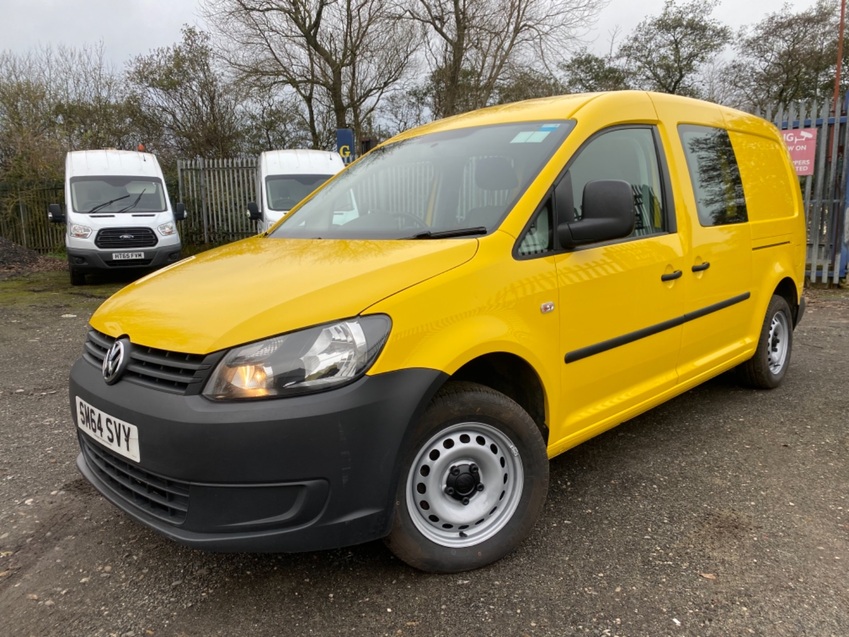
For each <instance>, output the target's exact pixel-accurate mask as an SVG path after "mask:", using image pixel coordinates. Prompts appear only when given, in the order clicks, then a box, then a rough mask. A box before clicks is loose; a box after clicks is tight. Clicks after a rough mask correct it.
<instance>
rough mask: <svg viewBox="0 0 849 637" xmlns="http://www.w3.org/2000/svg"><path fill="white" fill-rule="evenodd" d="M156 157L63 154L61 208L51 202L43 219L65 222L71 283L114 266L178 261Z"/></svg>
mask: <svg viewBox="0 0 849 637" xmlns="http://www.w3.org/2000/svg"><path fill="white" fill-rule="evenodd" d="M185 217H186V211H185V207H184V206H183V204H177V205H176V207H175V210H174V211H173V212H172V210H171V203H170V201H169V199H168V192H167V190H166V188H165V179H164V178H163V176H162V169H161V168H160V167H159V162H158V161H156V157H154V156H153V155H151V154H150V153H141V152H136V151H127V150H115V149H105V150H78V151H71V152H69V153H68V154H67V156H66V158H65V211H63V210H62V208H61V206H59V204H50V207H49V212H48V218H49V219H50V221H53V222H55V223H65V224H66V227H67V231H66V233H65V247H66V248H67V252H68V269H69V270H70V273H71V284H72V285H83V284H85V275H86V274H88V273H92V272H98V271H101V272H102V271H106V270H115V269H138V270H140V271H148V270H154V269H156V268H159V267H162V266H164V265H168V264H170V263H174V262H175V261H178V260H179V259H180V247H181V246H180V235H179V233H178V232H177V225H176V223H175V221H179V220H182V219H185Z"/></svg>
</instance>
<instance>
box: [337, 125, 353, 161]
mask: <svg viewBox="0 0 849 637" xmlns="http://www.w3.org/2000/svg"><path fill="white" fill-rule="evenodd" d="M336 151H337V152H338V153H339V154H340V155H341V156H342V161H343V162H345V163H346V164H350V163H351V162H352V161H354V159H356V154H355V153H354V131H352V130H351V129H350V128H337V129H336Z"/></svg>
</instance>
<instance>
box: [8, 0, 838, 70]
mask: <svg viewBox="0 0 849 637" xmlns="http://www.w3.org/2000/svg"><path fill="white" fill-rule="evenodd" d="M814 3H815V0H793V1H792V6H793V7H794V11H797V12H798V11H802V10H804V9H807V8H809V7H811V6H813V5H814ZM663 4H664V0H610V3H609V4H608V5H607V7H606V8H605V9H604V10H603V11H602V12H601V14H600V16H599V20H598V23H597V25H596V28H595V29H594V30H593V32H592V34H591V35H590V36H589V37H590V39H594V42H592V43H591V44H590V49H591V50H593V51H595V52H597V53H605V52H606V51H607V49H608V48H609V40H610V32H611V31H613V30H614V29H615V28H616V27H617V26H619V27H620V31H619V35H618V36H617V40H616V42H617V44H621V42H622V38H623V37H624V35H626V34H627V33H629V32H630V31H631V30H632V29H633V28H634V27H635V26H636V25H637V24H638V23H639V22H640V20H642V19H643V17H645V16H646V15H658V14H659V13H660V12H661V10H662V9H663ZM781 4H782V3H781V2H777V1H776V0H722V4H721V5H720V6H719V8H717V9H716V10H715V11H714V14H713V15H714V17H715V18H717V19H718V20H720V21H721V22H723V23H725V24H727V25H729V26H731V27H734V28H735V29H736V28H737V27H740V26H744V25H752V24H755V23H756V22H759V21H760V20H761V19H762V18H763V17H764V16H765V15H767V14H768V13H770V12H775V11H778V10H780V8H781ZM837 6H838V5H837V2H836V1H835V7H837ZM835 10H836V9H835ZM183 24H190V25H195V26H199V27H201V28H203V20H202V18H201V16H200V11H199V9H198V2H197V0H0V50H11V51H12V52H14V53H16V54H23V53H26V52H27V51H28V50H31V49H33V48H36V47H38V46H43V45H48V44H49V45H53V46H57V45H60V44H62V45H65V46H68V47H73V48H81V47H82V46H84V45H97V44H99V43H102V44H103V49H104V54H105V57H106V59H107V60H109V61H111V62H112V63H113V64H114V65H115V66H116V67H117V68H118V69H120V68H123V66H124V64H125V63H126V62H128V61H130V60H131V59H132V58H134V57H135V56H137V55H143V54H147V53H149V52H150V51H151V50H152V49H155V48H158V47H163V46H171V45H173V44H175V43H176V42H177V41H178V40H179V38H180V28H181V27H182V25H183Z"/></svg>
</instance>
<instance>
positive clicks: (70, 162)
mask: <svg viewBox="0 0 849 637" xmlns="http://www.w3.org/2000/svg"><path fill="white" fill-rule="evenodd" d="M81 175H139V176H145V177H160V178H161V177H162V171H161V170H160V168H159V162H158V161H157V160H156V157H155V156H154V155H151V154H150V153H140V152H137V151H134V150H115V149H103V150H75V151H71V152H69V153H68V155H67V157H66V159H65V176H66V177H78V176H81Z"/></svg>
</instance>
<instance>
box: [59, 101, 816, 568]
mask: <svg viewBox="0 0 849 637" xmlns="http://www.w3.org/2000/svg"><path fill="white" fill-rule="evenodd" d="M339 211H344V212H345V215H343V216H340V215H338V214H336V213H338V212H339ZM805 244H806V241H805V221H804V215H803V210H802V201H801V195H800V192H799V186H798V182H797V180H796V178H795V175H794V173H793V168H792V166H791V164H790V161H789V157H788V154H787V151H786V149H785V147H784V145H783V143H782V141H781V138H780V137H779V135H778V132H777V131H776V129H775V128H774V127H773V126H772V125H771V124H770V123H768V122H766V121H764V120H762V119H759V118H756V117H753V116H751V115H748V114H745V113H742V112H739V111H735V110H731V109H728V108H723V107H720V106H717V105H715V104H710V103H706V102H701V101H695V100H691V99H686V98H682V97H674V96H669V95H660V94H653V93H645V92H616V93H609V94H604V93H602V94H585V95H570V96H564V97H555V98H548V99H540V100H533V101H528V102H522V103H516V104H506V105H502V106H496V107H492V108H488V109H484V110H481V111H477V112H473V113H468V114H464V115H460V116H457V117H453V118H449V119H445V120H442V121H438V122H435V123H432V124H429V125H426V126H423V127H421V128H417V129H414V130H411V131H408V132H405V133H403V134H401V135H398V136H397V137H395V138H394V139H391V140H389V141H387V142H385V143H384V144H382V145H381V146H379V147H377V148H376V149H374V150H373V151H371V152H370V153H369V154H368V155H366V156H364V157H362V158H360V159H359V160H358V161H357V162H356V163H354V164H352V165H351V166H350V167H348V168H347V169H346V170H345V171H343V172H341V173H340V174H339V175H338V176H336V177H335V178H333V179H332V180H331V181H329V182H328V183H327V184H326V185H325V186H324V187H322V189H321V190H319V191H318V192H316V193H315V194H314V195H313V196H312V197H311V198H309V199H308V200H307V201H305V202H303V203H302V204H301V205H300V206H296V207H295V208H294V209H293V211H292V212H291V213H290V214H289V215H288V216H287V217H286V218H285V219H283V220H282V221H281V222H280V223H279V224H278V225H277V226H275V227H273V228H272V229H271V231H270V232H266V233H263V234H262V235H260V236H256V237H253V238H250V239H246V240H244V241H241V242H239V243H235V244H231V245H228V246H225V247H222V248H219V249H217V250H213V251H210V252H207V253H204V254H200V255H196V256H194V257H190V258H189V259H186V260H185V261H182V262H181V263H179V264H177V265H175V266H173V267H171V268H168V269H164V270H161V271H159V272H157V273H154V274H152V275H150V276H149V277H147V278H145V279H143V280H141V281H138V282H136V283H134V284H131V285H129V286H128V287H126V288H125V289H123V290H121V291H120V292H118V293H117V294H115V295H114V296H113V297H112V298H110V299H109V300H107V301H106V302H105V303H103V305H102V306H101V307H100V308H99V309H98V310H97V311H96V312H95V314H94V315H93V316H92V318H91V322H90V329H89V331H88V336H87V340H86V343H85V348H84V351H83V355H82V357H81V358H80V359H79V360H78V361H77V362H76V364H75V365H74V367H73V369H72V371H71V379H70V401H71V409H72V412H73V418H74V421H75V424H76V427H77V432H78V438H79V443H80V447H81V453H80V455H79V458H78V466H79V468H80V470H81V471H82V473H83V474H84V475H85V476H86V477H87V478H88V480H90V481H91V483H92V484H93V485H95V487H96V488H97V489H98V490H99V491H100V492H101V493H102V494H103V495H104V496H105V497H106V498H108V499H109V500H110V501H112V502H113V503H114V504H115V505H117V506H118V507H120V508H121V509H123V510H124V511H125V512H126V513H127V514H128V515H130V516H131V517H132V518H134V519H135V520H137V521H138V522H140V523H142V524H145V525H147V526H149V527H151V528H153V529H155V530H157V531H158V532H160V533H162V534H164V535H165V536H167V537H169V538H171V539H173V540H176V541H178V542H182V543H185V544H188V545H190V546H195V547H202V548H210V549H215V550H229V551H306V550H314V549H321V548H328V547H339V546H344V545H350V544H356V543H360V542H367V541H369V540H374V539H376V538H386V541H387V544H388V546H389V548H390V549H391V550H392V551H393V552H394V553H395V554H396V555H397V556H398V557H399V558H400V559H402V560H404V561H406V562H407V563H409V564H411V565H413V566H415V567H417V568H420V569H423V570H426V571H434V572H456V571H463V570H467V569H473V568H477V567H480V566H483V565H486V564H489V563H491V562H493V561H495V560H497V559H499V558H501V557H502V556H504V555H505V554H507V553H508V552H510V551H512V550H514V549H515V548H516V547H517V546H518V545H519V544H520V543H521V542H522V540H523V539H524V538H525V537H526V536H527V535H528V533H529V532H530V530H531V528H532V527H533V525H534V524H535V522H536V521H537V518H538V517H539V516H540V514H541V512H542V509H543V503H544V501H545V498H546V491H547V488H548V472H549V467H548V459H549V458H552V457H554V456H556V455H558V454H561V453H563V452H566V451H567V450H569V449H570V448H572V447H574V446H575V445H578V444H580V443H581V442H583V441H585V440H587V439H589V438H592V437H593V436H596V435H598V434H600V433H601V432H603V431H605V430H607V429H610V428H611V427H613V426H615V425H618V424H620V423H622V422H624V421H626V420H628V419H630V418H633V417H634V416H636V415H638V414H640V413H643V412H645V411H647V410H648V409H651V408H652V407H654V406H656V405H658V404H660V403H662V402H664V401H667V400H669V399H670V398H672V397H674V396H677V395H679V394H681V393H682V392H685V391H687V390H688V389H690V388H692V387H695V386H696V385H698V384H699V383H702V382H704V381H706V380H708V379H709V378H712V377H714V376H716V375H718V374H720V373H722V372H725V371H726V370H731V369H733V368H737V372H738V374H739V377H740V379H741V381H742V382H743V383H745V384H746V385H748V386H752V387H755V388H765V389H766V388H775V387H778V386H779V385H780V384H781V382H782V380H783V379H784V377H785V375H786V374H787V372H788V369H789V366H790V360H791V352H792V347H793V330H794V327H795V326H796V325H797V323H798V322H799V320H800V319H801V318H802V315H803V312H804V307H805V304H804V297H803V282H804V281H803V279H804V271H805ZM245 273H249V274H250V276H248V277H246V276H245ZM187 290H190V291H191V293H190V294H187V293H186V292H187ZM680 497H681V498H688V497H690V494H687V493H681V494H680Z"/></svg>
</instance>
